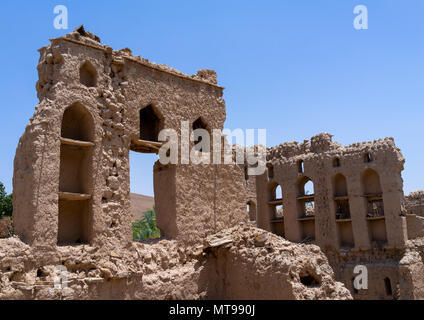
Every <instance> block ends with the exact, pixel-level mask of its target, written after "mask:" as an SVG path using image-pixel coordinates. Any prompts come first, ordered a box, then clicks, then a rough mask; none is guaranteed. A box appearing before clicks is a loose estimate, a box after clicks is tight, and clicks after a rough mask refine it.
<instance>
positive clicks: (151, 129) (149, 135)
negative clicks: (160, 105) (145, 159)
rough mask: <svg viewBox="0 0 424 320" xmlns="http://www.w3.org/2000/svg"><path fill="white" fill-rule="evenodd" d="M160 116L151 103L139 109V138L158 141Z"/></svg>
mask: <svg viewBox="0 0 424 320" xmlns="http://www.w3.org/2000/svg"><path fill="white" fill-rule="evenodd" d="M161 118H162V117H161V116H160V115H159V112H158V111H157V110H155V109H154V107H153V106H152V105H148V106H147V107H145V108H143V109H141V110H140V140H145V141H153V142H157V141H158V137H159V131H160V130H161V125H162V123H161Z"/></svg>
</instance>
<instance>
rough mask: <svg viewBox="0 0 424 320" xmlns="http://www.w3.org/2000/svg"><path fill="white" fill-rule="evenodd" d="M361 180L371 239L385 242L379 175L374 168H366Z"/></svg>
mask: <svg viewBox="0 0 424 320" xmlns="http://www.w3.org/2000/svg"><path fill="white" fill-rule="evenodd" d="M361 180H362V189H363V193H364V199H365V203H366V218H367V220H368V225H369V227H370V231H371V240H372V241H376V242H377V243H385V242H387V234H386V223H385V218H384V202H383V192H382V188H381V184H380V177H379V175H378V173H377V172H376V171H375V170H373V169H370V168H368V169H366V170H365V171H364V172H363V174H362V177H361Z"/></svg>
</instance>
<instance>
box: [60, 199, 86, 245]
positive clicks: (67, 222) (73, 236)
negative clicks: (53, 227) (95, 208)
mask: <svg viewBox="0 0 424 320" xmlns="http://www.w3.org/2000/svg"><path fill="white" fill-rule="evenodd" d="M90 201H91V200H82V201H73V200H59V231H58V244H59V245H73V244H84V243H89V241H90V234H91V230H92V223H91V220H92V219H91V209H90V208H91V206H90Z"/></svg>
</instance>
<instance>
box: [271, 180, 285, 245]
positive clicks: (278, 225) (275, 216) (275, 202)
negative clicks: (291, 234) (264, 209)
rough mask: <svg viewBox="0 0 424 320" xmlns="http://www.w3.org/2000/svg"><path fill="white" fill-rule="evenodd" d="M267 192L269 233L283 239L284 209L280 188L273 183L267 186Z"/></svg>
mask: <svg viewBox="0 0 424 320" xmlns="http://www.w3.org/2000/svg"><path fill="white" fill-rule="evenodd" d="M268 192H269V196H268V199H269V202H268V205H269V210H270V213H269V218H270V223H271V231H272V232H273V233H275V234H277V235H280V236H283V237H284V207H283V191H282V188H281V186H280V185H279V184H277V183H276V182H275V181H273V182H271V183H270V184H269V185H268Z"/></svg>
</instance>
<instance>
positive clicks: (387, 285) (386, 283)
mask: <svg viewBox="0 0 424 320" xmlns="http://www.w3.org/2000/svg"><path fill="white" fill-rule="evenodd" d="M384 287H385V289H386V295H388V296H391V295H393V291H392V284H391V282H390V278H388V277H386V278H384Z"/></svg>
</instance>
